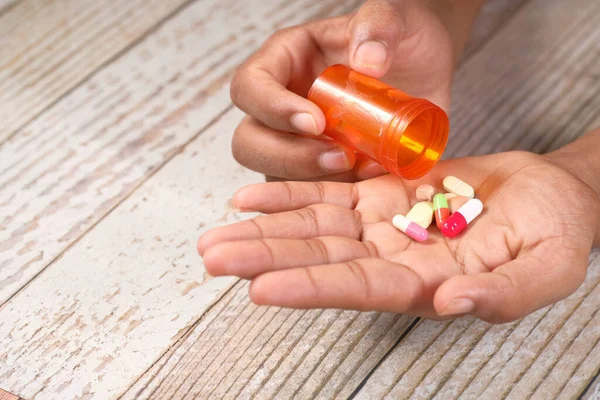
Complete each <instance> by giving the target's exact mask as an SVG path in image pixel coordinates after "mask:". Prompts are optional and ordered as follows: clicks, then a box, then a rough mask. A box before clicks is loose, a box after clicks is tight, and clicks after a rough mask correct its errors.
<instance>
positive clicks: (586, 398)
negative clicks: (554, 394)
mask: <svg viewBox="0 0 600 400" xmlns="http://www.w3.org/2000/svg"><path fill="white" fill-rule="evenodd" d="M598 347H600V346H598ZM595 356H596V357H600V349H598V350H596V351H595ZM563 398H565V399H566V398H568V397H563ZM581 398H582V399H583V400H598V399H600V375H597V376H596V379H595V380H594V381H593V382H590V386H589V387H588V388H587V390H586V392H585V393H584V395H583V396H582V397H581Z"/></svg>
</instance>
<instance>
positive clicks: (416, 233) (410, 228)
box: [392, 214, 429, 242]
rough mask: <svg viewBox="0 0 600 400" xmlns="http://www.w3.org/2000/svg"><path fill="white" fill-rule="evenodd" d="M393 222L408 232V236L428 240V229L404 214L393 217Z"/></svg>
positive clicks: (418, 240) (419, 240)
mask: <svg viewBox="0 0 600 400" xmlns="http://www.w3.org/2000/svg"><path fill="white" fill-rule="evenodd" d="M392 224H393V225H394V226H395V227H396V228H398V229H399V230H400V231H402V232H404V233H406V235H407V236H408V237H410V238H411V239H414V240H416V241H417V242H422V241H424V240H427V237H428V236H429V235H428V233H427V229H425V228H423V227H422V226H419V225H417V224H416V223H414V222H412V221H411V220H410V219H408V218H406V217H405V216H404V215H402V214H398V215H396V216H394V218H393V219H392Z"/></svg>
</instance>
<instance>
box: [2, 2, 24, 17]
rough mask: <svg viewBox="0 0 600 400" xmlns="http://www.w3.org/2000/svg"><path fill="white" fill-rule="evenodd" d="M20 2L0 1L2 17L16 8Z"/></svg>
mask: <svg viewBox="0 0 600 400" xmlns="http://www.w3.org/2000/svg"><path fill="white" fill-rule="evenodd" d="M18 1H20V0H0V16H2V14H4V13H5V12H7V11H8V10H9V9H11V8H12V7H14V6H15V5H16V4H17V2H18Z"/></svg>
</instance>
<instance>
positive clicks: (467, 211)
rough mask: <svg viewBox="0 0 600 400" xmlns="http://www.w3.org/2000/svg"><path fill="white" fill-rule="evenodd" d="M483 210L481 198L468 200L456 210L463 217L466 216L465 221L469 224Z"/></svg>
mask: <svg viewBox="0 0 600 400" xmlns="http://www.w3.org/2000/svg"><path fill="white" fill-rule="evenodd" d="M482 211H483V203H482V202H481V200H479V199H471V200H469V201H467V202H466V203H465V204H464V205H463V206H462V207H461V208H459V209H458V210H457V211H456V212H457V213H460V214H461V215H462V216H463V217H465V221H466V222H467V225H469V224H470V223H471V221H473V220H474V219H475V218H477V217H478V216H479V214H481V212H482Z"/></svg>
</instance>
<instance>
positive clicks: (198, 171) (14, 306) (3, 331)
mask: <svg viewBox="0 0 600 400" xmlns="http://www.w3.org/2000/svg"><path fill="white" fill-rule="evenodd" d="M240 117H241V113H240V112H239V111H237V110H235V109H233V110H230V111H228V112H226V113H225V114H224V115H223V117H222V118H221V119H220V120H219V122H218V123H217V124H215V125H212V126H211V127H210V128H209V129H208V130H207V131H206V132H204V133H203V134H202V135H201V136H200V140H198V141H196V142H194V143H193V144H192V145H190V146H189V147H188V148H187V149H186V150H185V151H184V152H183V153H182V154H180V155H178V156H177V157H176V158H175V159H173V161H172V163H170V164H169V166H168V167H166V168H164V169H162V170H161V171H159V172H158V173H157V174H156V175H154V176H153V177H152V179H151V180H149V181H148V182H146V184H145V185H144V186H143V187H142V188H141V190H139V191H137V192H136V193H135V194H133V195H132V196H131V197H130V198H128V199H127V200H126V201H124V202H123V203H122V204H121V206H120V207H119V208H118V209H116V210H115V211H113V212H112V213H111V214H110V215H109V216H108V217H107V218H106V219H105V220H104V221H103V222H102V223H100V224H99V225H97V226H96V228H95V229H94V230H92V231H91V232H90V233H88V235H86V236H85V237H84V238H83V239H82V240H81V241H79V242H78V243H77V245H76V246H75V247H74V248H73V249H71V250H70V251H68V252H66V253H65V254H64V255H63V257H62V258H61V259H60V260H59V261H58V262H57V263H56V264H55V265H53V267H52V268H49V269H48V270H47V271H45V273H44V274H42V275H40V276H39V277H38V278H37V279H36V280H35V281H34V282H32V284H30V285H29V286H28V287H27V288H26V289H25V290H24V291H22V292H20V293H19V294H17V295H16V296H15V297H13V298H12V299H11V301H10V302H8V303H7V304H5V305H4V306H3V307H2V309H0V321H2V322H1V323H0V359H1V360H2V362H1V363H0V381H1V382H2V383H3V385H5V387H6V388H7V389H9V390H10V391H12V392H13V393H18V394H19V395H21V396H23V397H25V398H34V397H36V396H39V397H42V398H73V397H77V396H80V397H85V396H90V395H97V396H101V397H114V396H117V395H118V394H119V393H120V392H121V391H123V390H124V389H126V388H127V387H128V386H129V385H130V383H131V382H132V380H134V379H135V378H136V377H138V376H139V375H140V374H141V373H142V372H143V371H144V370H146V369H147V368H148V365H150V364H151V363H152V361H153V360H155V359H157V358H158V357H160V355H162V354H163V352H164V351H165V349H166V348H168V346H169V345H170V344H172V343H173V342H175V341H176V340H177V339H178V338H179V337H180V336H181V335H182V334H183V333H184V332H185V331H186V330H187V328H186V327H188V326H189V325H190V324H192V323H193V322H194V321H196V320H197V319H198V318H199V317H200V315H202V313H203V312H204V310H206V309H207V308H208V307H210V305H211V304H212V303H213V302H214V300H215V299H216V298H218V297H219V295H220V293H222V292H223V291H224V290H227V289H228V288H229V287H230V286H231V285H232V284H233V283H234V282H235V280H234V279H211V278H210V277H209V276H206V275H205V273H204V269H203V268H202V266H201V263H200V261H199V259H198V255H197V253H196V250H195V238H196V237H197V236H198V234H199V233H201V232H202V231H203V230H205V229H208V228H210V227H212V226H215V225H216V224H220V223H223V222H228V221H229V222H232V221H234V220H235V218H236V216H232V215H231V214H230V213H227V212H226V211H225V205H226V203H227V198H228V196H231V191H232V187H234V186H235V185H237V184H238V182H240V180H242V181H244V182H252V181H254V182H257V181H259V180H261V179H262V177H261V176H260V175H258V174H256V173H252V172H250V171H248V170H245V169H244V168H242V167H240V166H239V165H237V164H236V163H235V162H234V160H233V158H232V157H231V156H229V155H228V153H229V152H228V151H227V150H228V148H229V146H230V140H231V134H230V132H232V130H233V128H234V127H235V125H236V123H237V122H238V121H239V119H240ZM194 118H195V116H194V115H193V114H188V115H187V116H185V117H182V118H181V120H180V121H179V123H181V125H179V123H178V124H175V125H174V129H177V128H178V127H183V126H185V125H186V124H193V119H194ZM209 147H210V148H211V149H213V150H214V151H210V152H206V149H207V148H209ZM217 163H219V165H220V168H218V169H217V168H212V167H213V166H214V165H215V164H217ZM188 168H191V169H190V170H189V171H188ZM182 171H185V173H181V172H182ZM223 182H229V183H228V184H227V185H224V184H223ZM175 204H176V209H174V208H173V207H174V205H175Z"/></svg>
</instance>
